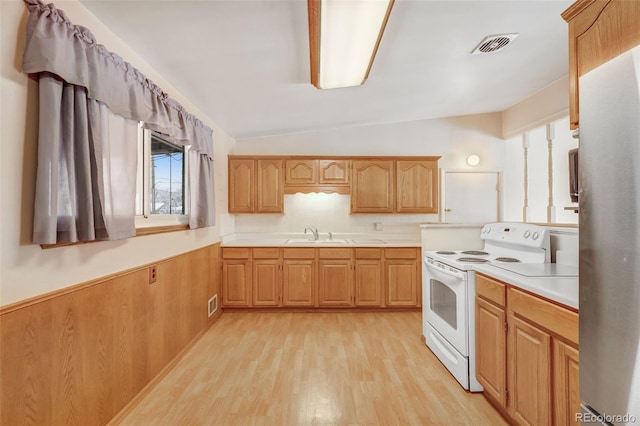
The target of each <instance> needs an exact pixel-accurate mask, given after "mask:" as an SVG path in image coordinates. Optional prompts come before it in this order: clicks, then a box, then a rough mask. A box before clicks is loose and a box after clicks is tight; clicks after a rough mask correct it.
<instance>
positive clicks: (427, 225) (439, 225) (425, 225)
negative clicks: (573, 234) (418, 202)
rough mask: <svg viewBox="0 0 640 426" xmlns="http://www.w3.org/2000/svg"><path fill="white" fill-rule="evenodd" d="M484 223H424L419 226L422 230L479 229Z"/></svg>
mask: <svg viewBox="0 0 640 426" xmlns="http://www.w3.org/2000/svg"><path fill="white" fill-rule="evenodd" d="M483 226H484V223H448V222H425V223H421V224H420V228H422V229H430V228H451V229H456V228H478V229H481V228H482V227H483Z"/></svg>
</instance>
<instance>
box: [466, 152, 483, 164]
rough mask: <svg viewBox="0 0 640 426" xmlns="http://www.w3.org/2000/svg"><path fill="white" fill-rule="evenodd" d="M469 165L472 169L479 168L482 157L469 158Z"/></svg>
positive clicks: (471, 156)
mask: <svg viewBox="0 0 640 426" xmlns="http://www.w3.org/2000/svg"><path fill="white" fill-rule="evenodd" d="M467 164H468V165H470V166H471V167H475V166H477V165H478V164H480V157H479V156H477V155H476V154H471V155H470V156H468V157H467Z"/></svg>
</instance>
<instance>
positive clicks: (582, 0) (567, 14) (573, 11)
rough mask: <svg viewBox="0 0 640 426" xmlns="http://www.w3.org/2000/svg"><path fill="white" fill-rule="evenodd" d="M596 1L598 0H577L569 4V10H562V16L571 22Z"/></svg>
mask: <svg viewBox="0 0 640 426" xmlns="http://www.w3.org/2000/svg"><path fill="white" fill-rule="evenodd" d="M596 1H597V0H577V1H576V2H575V3H573V4H572V5H571V6H569V8H568V9H567V10H565V11H564V12H562V13H561V14H560V16H562V19H564V20H565V21H567V22H569V21H571V20H572V19H573V18H575V17H576V16H578V15H579V14H580V13H582V11H583V10H585V9H587V8H588V7H589V6H591V4H592V3H595V2H596Z"/></svg>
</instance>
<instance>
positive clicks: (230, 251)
mask: <svg viewBox="0 0 640 426" xmlns="http://www.w3.org/2000/svg"><path fill="white" fill-rule="evenodd" d="M250 252H251V249H250V248H249V247H223V248H222V257H223V258H224V259H249V258H250V257H251V255H250Z"/></svg>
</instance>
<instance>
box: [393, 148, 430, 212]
mask: <svg viewBox="0 0 640 426" xmlns="http://www.w3.org/2000/svg"><path fill="white" fill-rule="evenodd" d="M396 212H398V213H438V162H437V161H426V160H424V161H409V160H399V161H396Z"/></svg>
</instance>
